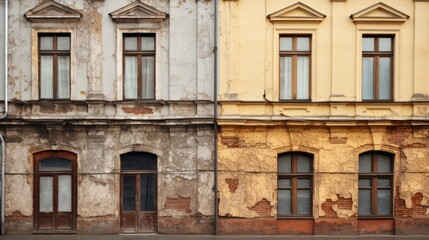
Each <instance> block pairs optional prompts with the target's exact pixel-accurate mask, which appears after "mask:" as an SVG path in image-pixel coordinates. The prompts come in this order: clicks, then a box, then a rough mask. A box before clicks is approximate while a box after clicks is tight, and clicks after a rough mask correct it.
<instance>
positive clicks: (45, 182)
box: [39, 177, 54, 212]
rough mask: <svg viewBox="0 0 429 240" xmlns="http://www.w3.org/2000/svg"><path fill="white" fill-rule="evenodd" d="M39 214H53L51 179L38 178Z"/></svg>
mask: <svg viewBox="0 0 429 240" xmlns="http://www.w3.org/2000/svg"><path fill="white" fill-rule="evenodd" d="M39 188H40V189H39V190H40V193H39V196H40V197H39V201H40V203H39V204H40V207H39V212H53V209H54V201H53V178H52V177H40V187H39Z"/></svg>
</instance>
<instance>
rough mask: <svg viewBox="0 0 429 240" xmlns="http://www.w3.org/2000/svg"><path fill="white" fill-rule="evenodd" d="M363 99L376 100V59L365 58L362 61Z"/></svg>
mask: <svg viewBox="0 0 429 240" xmlns="http://www.w3.org/2000/svg"><path fill="white" fill-rule="evenodd" d="M362 99H365V100H368V99H374V58H372V57H364V58H363V61H362Z"/></svg>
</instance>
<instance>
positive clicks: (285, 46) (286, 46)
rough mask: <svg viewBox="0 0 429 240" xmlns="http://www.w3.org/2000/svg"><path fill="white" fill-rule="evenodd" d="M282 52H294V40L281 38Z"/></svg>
mask: <svg viewBox="0 0 429 240" xmlns="http://www.w3.org/2000/svg"><path fill="white" fill-rule="evenodd" d="M280 51H292V38H291V37H281V38H280Z"/></svg>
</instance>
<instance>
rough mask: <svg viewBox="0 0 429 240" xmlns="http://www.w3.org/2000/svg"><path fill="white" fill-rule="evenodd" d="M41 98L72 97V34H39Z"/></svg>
mask: <svg viewBox="0 0 429 240" xmlns="http://www.w3.org/2000/svg"><path fill="white" fill-rule="evenodd" d="M38 39H39V45H38V46H39V48H38V51H39V79H40V83H39V84H40V86H39V89H40V98H41V99H69V98H70V34H69V33H55V34H54V33H52V34H51V33H40V34H39V37H38Z"/></svg>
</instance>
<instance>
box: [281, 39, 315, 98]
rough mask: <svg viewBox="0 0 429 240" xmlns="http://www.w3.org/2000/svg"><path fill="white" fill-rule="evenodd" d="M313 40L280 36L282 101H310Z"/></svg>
mask: <svg viewBox="0 0 429 240" xmlns="http://www.w3.org/2000/svg"><path fill="white" fill-rule="evenodd" d="M310 61H311V38H310V37H309V36H280V100H309V99H310V76H311V74H310Z"/></svg>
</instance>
